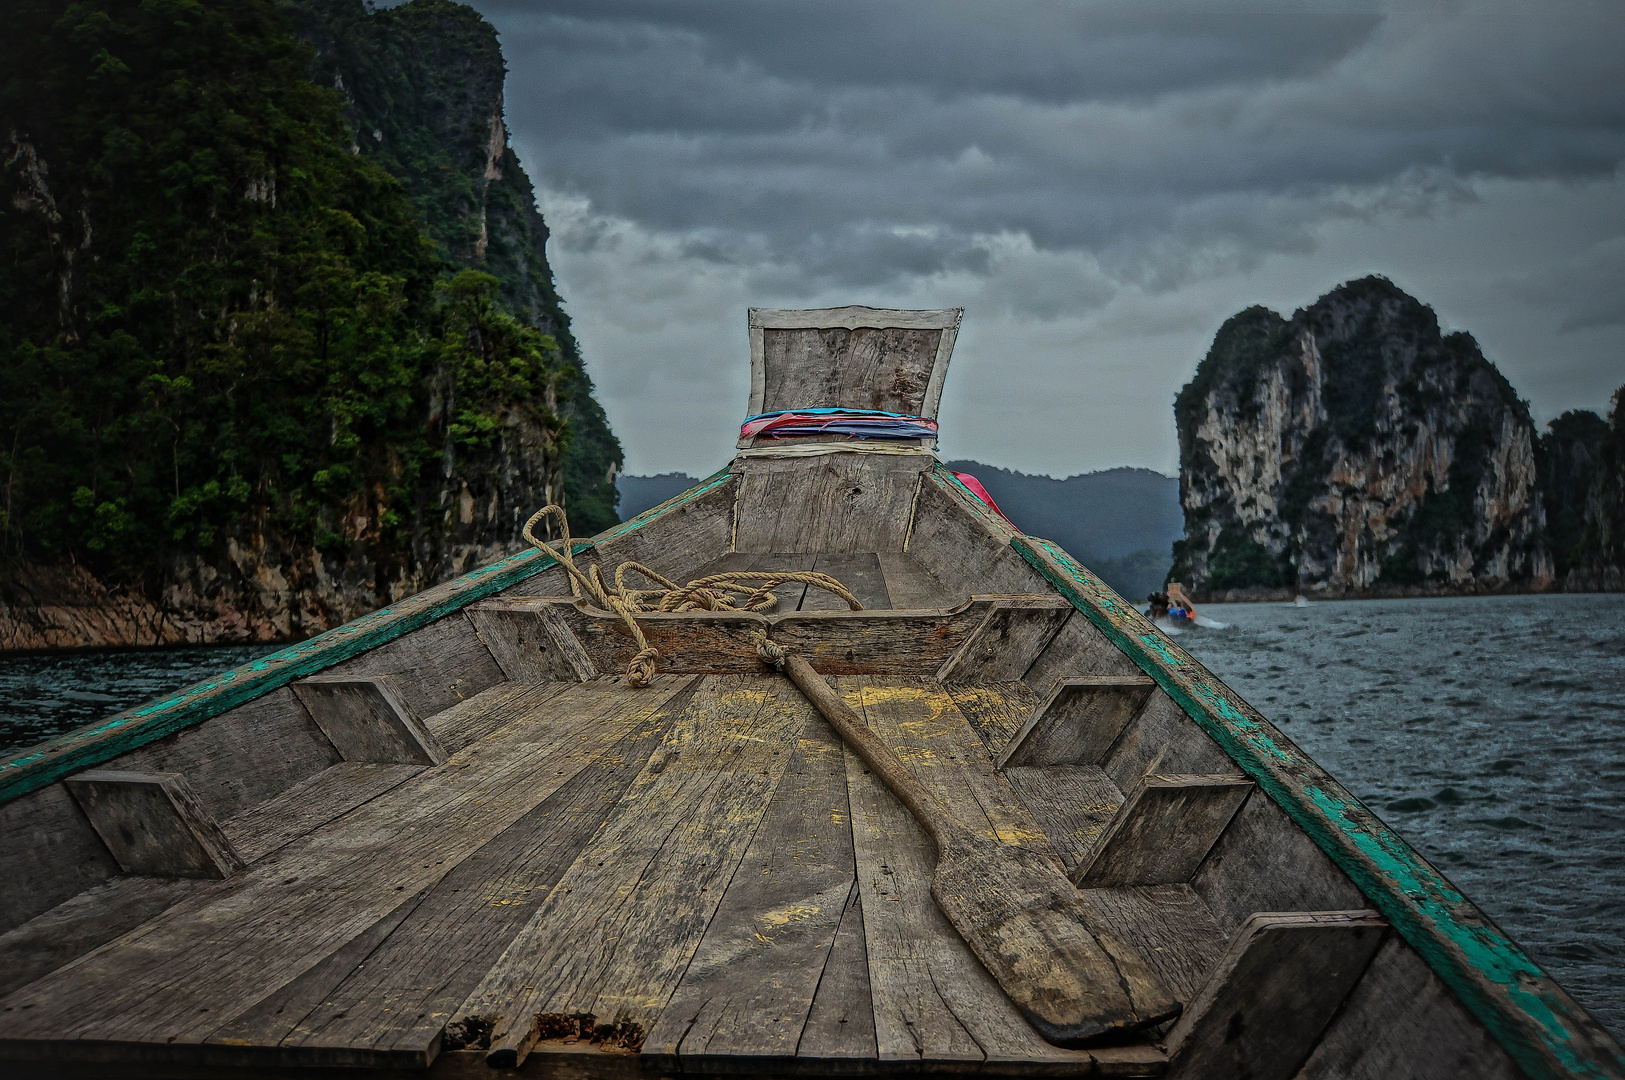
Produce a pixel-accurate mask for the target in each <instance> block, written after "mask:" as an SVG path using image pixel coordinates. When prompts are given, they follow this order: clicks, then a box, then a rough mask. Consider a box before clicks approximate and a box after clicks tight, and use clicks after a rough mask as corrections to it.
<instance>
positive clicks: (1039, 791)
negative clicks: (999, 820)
mask: <svg viewBox="0 0 1625 1080" xmlns="http://www.w3.org/2000/svg"><path fill="white" fill-rule="evenodd" d="M1003 775H1004V778H1005V779H1006V780H1007V781H1009V783H1010V786H1011V787H1013V788H1015V789H1016V792H1017V793H1018V794H1019V795H1020V796H1021V801H1022V802H1023V803H1025V804H1026V806H1027V809H1028V810H1030V811H1031V812H1032V815H1033V819H1034V820H1035V821H1037V822H1038V825H1039V827H1040V828H1041V829H1043V830H1044V835H1045V836H1048V837H1049V840H1050V843H1051V844H1053V845H1054V846H1055V850H1056V851H1057V852H1058V853H1059V854H1060V856H1061V862H1062V863H1063V864H1065V866H1066V869H1067V871H1068V873H1070V872H1071V871H1073V870H1074V869H1076V868H1077V865H1078V863H1079V862H1081V861H1082V860H1084V859H1086V858H1088V856H1089V853H1090V852H1091V851H1093V850H1094V849H1095V846H1096V845H1097V844H1098V843H1099V842H1100V838H1101V836H1102V835H1103V834H1104V833H1105V831H1106V826H1108V825H1110V824H1111V821H1112V819H1113V818H1114V817H1116V816H1117V811H1118V809H1119V808H1120V807H1121V806H1122V805H1123V793H1122V792H1121V791H1119V790H1118V788H1117V785H1116V784H1114V783H1112V779H1111V777H1109V776H1107V775H1106V773H1105V771H1104V770H1103V769H1101V768H1100V766H1098V765H1018V766H1016V767H1014V768H1010V769H1005V770H1004V773H1003Z"/></svg>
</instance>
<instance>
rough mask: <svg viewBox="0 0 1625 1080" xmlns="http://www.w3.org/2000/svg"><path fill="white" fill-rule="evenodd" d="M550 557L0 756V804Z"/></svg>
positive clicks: (624, 526) (711, 483) (410, 626)
mask: <svg viewBox="0 0 1625 1080" xmlns="http://www.w3.org/2000/svg"><path fill="white" fill-rule="evenodd" d="M730 475H731V474H728V473H727V472H726V471H723V472H719V473H716V474H714V475H712V476H710V477H708V478H706V479H705V480H704V481H701V482H700V483H699V484H698V485H696V486H695V487H692V488H690V489H689V490H688V491H685V492H683V493H682V494H681V495H678V496H676V497H675V498H672V499H668V500H667V501H665V502H663V503H661V504H660V505H659V506H656V507H653V508H651V509H649V510H646V511H644V512H643V513H641V514H639V515H638V516H637V517H635V518H633V519H632V520H630V521H625V522H622V523H621V524H619V525H616V526H615V527H613V528H611V529H608V530H606V531H604V532H602V533H600V534H598V536H596V537H594V538H593V539H592V540H576V541H573V542H572V543H571V545H570V546H571V550H573V551H578V552H579V551H586V550H590V549H591V548H592V547H594V546H595V545H597V544H599V543H602V542H604V541H607V540H611V539H614V538H616V537H620V536H624V535H625V534H626V533H629V532H632V531H633V530H635V529H641V528H643V527H644V526H645V525H648V524H649V523H651V522H653V521H655V520H657V519H659V518H660V517H663V516H664V515H666V514H668V513H670V512H671V511H673V510H675V509H677V508H678V507H679V506H682V505H684V504H686V503H690V502H693V501H694V500H696V499H698V498H700V497H701V496H703V495H705V494H707V493H708V492H710V491H711V490H713V489H714V488H716V487H718V486H719V485H721V484H723V483H726V482H727V481H728V479H729V478H730ZM557 565H558V560H557V559H555V558H553V557H552V556H550V555H544V554H542V552H540V551H537V550H535V549H532V550H529V551H522V552H520V553H519V554H517V555H511V556H509V557H508V558H506V559H502V560H500V561H498V562H494V563H492V564H491V565H489V566H482V567H480V568H479V569H478V570H471V571H470V572H468V573H466V574H464V575H462V576H461V577H457V578H454V579H452V580H451V581H447V582H444V583H443V584H440V585H436V586H434V587H433V588H430V589H425V590H424V591H423V592H420V593H418V594H417V595H415V596H409V597H407V598H406V599H405V600H402V601H400V602H399V603H396V604H391V605H389V606H388V607H383V608H379V609H378V610H377V611H374V612H372V613H371V614H368V615H363V616H362V617H361V618H359V619H356V620H355V621H354V622H348V623H345V624H344V625H343V626H339V627H335V628H334V629H332V630H328V631H326V632H325V633H322V634H318V635H316V636H315V637H313V638H311V639H309V640H308V641H301V642H299V643H298V644H296V645H290V646H288V647H287V648H286V649H282V650H280V651H278V652H274V653H272V654H271V655H270V656H265V657H261V658H260V659H258V660H253V661H250V662H249V663H247V664H244V665H242V666H241V667H237V668H232V669H231V670H230V671H226V672H222V673H221V674H219V675H216V676H214V677H213V678H210V679H205V680H203V681H202V682H200V683H196V684H194V685H192V686H188V687H187V688H185V689H184V690H178V691H176V692H175V693H173V694H171V695H170V696H168V697H164V698H159V699H158V700H156V701H149V702H147V703H146V704H145V705H139V706H137V707H135V708H133V709H126V710H125V711H124V712H121V713H115V714H114V715H112V716H110V717H108V718H107V719H105V720H100V721H97V722H96V723H93V724H88V725H86V726H85V727H82V728H78V729H76V730H74V731H69V732H66V733H64V734H62V735H58V736H56V737H55V738H52V739H48V740H46V741H45V742H42V743H39V744H38V745H36V746H31V747H29V748H27V749H25V750H19V751H17V752H16V753H14V754H11V755H10V756H8V757H4V758H0V803H5V802H9V801H10V800H12V799H15V798H17V797H18V796H20V795H26V794H27V793H28V792H30V791H35V790H38V789H39V788H42V787H44V786H46V785H47V784H50V783H52V782H53V781H55V780H58V779H60V778H62V777H64V776H66V775H68V774H69V773H72V772H77V771H78V770H80V769H84V768H89V767H90V766H93V765H100V764H103V763H104V762H107V761H110V760H112V759H113V758H115V757H118V756H119V755H120V754H124V753H128V752H129V751H131V750H134V749H136V748H137V747H141V746H145V745H146V744H148V743H150V742H155V741H157V740H158V739H162V738H164V737H165V736H166V735H172V734H174V733H175V732H177V731H180V730H181V729H183V728H187V727H191V726H192V725H194V724H200V723H202V722H203V721H205V720H209V719H212V718H213V717H216V716H219V715H220V714H221V713H223V712H226V711H227V710H228V709H234V708H236V707H237V706H238V705H241V704H243V703H244V702H247V701H252V700H254V699H255V698H257V697H260V696H261V695H263V694H268V693H270V692H271V691H273V690H276V689H278V688H279V687H283V686H286V685H287V684H288V683H291V682H293V681H294V680H295V679H301V678H304V677H305V676H306V675H313V674H315V673H316V672H318V671H322V670H325V669H326V668H330V667H332V666H333V665H334V664H338V663H341V662H343V661H345V660H348V659H350V658H351V657H353V656H357V655H359V654H361V653H364V652H367V651H368V650H370V649H375V648H377V647H378V646H380V645H383V644H386V643H387V642H390V641H393V640H395V639H396V638H398V637H400V636H401V635H403V634H408V633H410V632H412V631H413V630H416V629H417V628H418V627H420V626H425V625H427V624H428V623H431V622H434V621H435V620H436V619H439V618H442V617H444V616H446V615H450V614H451V613H452V612H455V611H459V610H461V609H462V608H464V607H467V606H468V605H469V604H472V603H474V602H475V601H476V600H483V599H485V598H486V597H488V596H494V595H495V594H497V593H499V592H501V591H503V590H504V589H507V588H510V587H512V586H514V585H517V584H518V583H519V582H521V581H524V580H525V579H527V578H530V577H534V576H535V575H536V574H539V573H541V572H543V571H544V570H547V569H549V568H551V567H554V566H557Z"/></svg>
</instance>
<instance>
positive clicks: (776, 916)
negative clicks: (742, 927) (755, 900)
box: [756, 904, 824, 940]
mask: <svg viewBox="0 0 1625 1080" xmlns="http://www.w3.org/2000/svg"><path fill="white" fill-rule="evenodd" d="M823 910H824V909H823V908H821V907H819V906H818V905H817V904H786V905H785V906H784V907H781V908H774V909H773V910H772V911H764V912H762V914H761V917H760V918H759V919H758V920H757V921H758V922H760V923H761V924H762V926H764V927H765V928H766V929H769V930H777V929H779V928H780V927H783V926H789V925H790V924H791V923H793V922H795V921H796V920H798V919H810V918H812V917H813V916H814V915H817V914H818V913H819V912H821V911H823ZM756 936H757V937H761V936H762V935H761V932H760V931H758V932H757V935H756ZM764 940H765V939H764Z"/></svg>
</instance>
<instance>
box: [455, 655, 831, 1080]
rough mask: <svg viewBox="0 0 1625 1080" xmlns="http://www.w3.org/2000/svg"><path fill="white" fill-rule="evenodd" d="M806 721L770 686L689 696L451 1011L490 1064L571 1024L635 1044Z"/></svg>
mask: <svg viewBox="0 0 1625 1080" xmlns="http://www.w3.org/2000/svg"><path fill="white" fill-rule="evenodd" d="M815 715H816V714H815V713H814V712H813V710H812V706H811V705H809V704H808V703H807V702H806V700H805V699H804V698H802V697H801V695H800V693H799V692H798V691H796V689H795V688H794V687H793V686H791V685H790V683H789V682H788V681H787V680H785V679H783V678H782V677H779V676H773V675H753V676H710V677H707V678H706V679H705V680H704V681H703V682H702V683H701V685H700V688H699V689H698V690H697V691H696V693H695V696H694V700H693V701H692V702H691V703H690V705H689V708H688V709H687V710H685V712H684V714H683V716H682V717H681V718H680V719H679V720H678V721H677V722H676V723H675V724H674V725H673V727H672V729H671V731H670V732H669V733H668V734H667V736H666V739H665V741H664V743H663V744H662V745H661V747H660V749H658V750H657V751H656V752H655V753H654V755H653V756H652V757H651V759H650V761H649V763H648V765H647V766H646V767H645V768H644V770H643V771H642V772H641V773H640V774H639V776H638V777H637V779H636V780H635V781H633V783H632V785H631V787H630V788H629V789H628V791H627V792H626V794H625V795H624V796H623V797H622V799H621V801H620V803H619V804H618V805H617V807H616V809H615V811H614V812H613V813H612V814H611V816H610V819H609V820H608V821H606V822H605V824H604V826H603V828H602V829H601V830H600V831H599V833H598V835H596V836H595V837H594V838H593V840H592V842H591V844H589V845H588V847H587V849H586V850H585V851H584V852H583V853H582V855H581V857H580V858H578V859H577V860H576V862H575V863H574V865H572V866H571V867H570V869H569V870H568V871H567V872H566V873H565V875H564V876H563V878H561V879H560V880H559V883H558V884H557V885H556V886H555V887H554V889H553V891H552V892H551V893H550V894H549V895H548V898H547V900H546V901H545V902H544V903H543V904H542V905H541V908H540V910H539V911H537V913H536V914H535V916H534V917H533V918H532V920H531V921H530V923H529V924H527V925H526V926H525V928H524V929H523V930H522V931H521V932H520V933H519V935H518V936H517V937H516V938H515V939H514V941H513V943H512V944H510V945H509V947H508V949H507V951H506V952H504V953H503V955H502V957H501V958H500V959H499V960H498V961H497V963H496V965H495V966H494V967H493V968H492V969H491V971H490V973H489V974H488V975H487V976H486V978H485V979H484V981H483V982H482V983H481V984H480V985H479V986H478V987H477V988H476V989H475V990H474V992H473V993H471V994H470V995H469V997H468V1000H467V1001H466V1002H464V1004H463V1005H462V1006H461V1007H459V1008H458V1009H457V1010H456V1015H457V1018H458V1019H463V1020H470V1019H472V1020H473V1021H474V1023H475V1024H479V1023H485V1024H489V1025H490V1031H491V1035H490V1046H491V1053H492V1058H493V1060H494V1061H496V1062H498V1063H501V1062H503V1061H508V1062H514V1061H518V1060H522V1059H523V1057H524V1055H525V1054H526V1053H527V1052H528V1051H529V1049H530V1047H531V1046H532V1045H534V1043H535V1040H536V1039H537V1038H538V1037H540V1036H541V1035H544V1034H547V1035H551V1034H563V1033H564V1029H565V1028H571V1029H574V1028H576V1027H577V1026H579V1025H582V1024H586V1025H587V1026H590V1028H591V1034H592V1035H593V1037H594V1038H595V1039H597V1040H605V1039H607V1040H609V1041H613V1042H624V1043H627V1044H630V1045H637V1044H639V1043H641V1041H642V1040H643V1038H644V1036H645V1035H646V1033H647V1032H648V1031H649V1030H650V1028H651V1027H652V1026H653V1023H654V1021H655V1019H656V1018H657V1017H658V1016H659V1015H660V1012H661V1010H662V1009H663V1008H664V1007H665V1005H666V1003H667V1001H668V1000H669V999H670V996H671V992H672V990H673V989H674V988H675V986H676V984H677V981H678V979H679V978H681V976H682V974H683V970H684V968H685V967H686V966H687V964H688V961H689V959H690V957H691V956H692V955H693V953H694V950H695V948H696V946H697V945H698V944H699V942H700V939H701V937H702V935H703V934H704V932H705V929H706V925H707V924H708V923H709V921H710V919H711V916H712V914H713V913H714V912H715V910H716V906H717V904H718V902H719V901H720V900H721V899H722V896H723V892H724V887H725V885H726V883H727V882H728V880H729V878H730V877H731V876H732V874H733V872H734V869H735V868H736V867H737V865H738V863H739V860H740V858H741V857H742V856H743V854H744V851H745V847H746V845H747V844H748V843H749V841H750V838H751V836H752V834H753V833H754V832H755V830H756V827H757V824H758V822H759V821H760V820H761V817H762V815H763V813H764V812H765V810H766V808H767V803H768V799H769V796H770V795H771V793H772V792H773V790H774V789H775V788H776V786H777V785H778V782H779V779H780V777H781V776H782V775H783V773H784V770H785V769H786V768H787V767H788V765H789V763H790V758H791V756H792V752H793V751H794V749H795V747H796V744H797V741H798V739H799V737H800V735H801V732H802V731H803V730H804V729H805V728H806V726H807V723H808V721H809V720H810V719H812V718H813V717H814V716H815ZM582 1017H589V1018H591V1020H590V1021H582V1020H581V1019H580V1018H582ZM555 1029H558V1030H555Z"/></svg>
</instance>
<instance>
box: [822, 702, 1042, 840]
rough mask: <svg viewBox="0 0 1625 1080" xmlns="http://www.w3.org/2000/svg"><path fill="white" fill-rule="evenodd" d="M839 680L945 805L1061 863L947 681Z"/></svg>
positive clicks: (993, 835) (998, 836)
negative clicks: (1001, 771)
mask: <svg viewBox="0 0 1625 1080" xmlns="http://www.w3.org/2000/svg"><path fill="white" fill-rule="evenodd" d="M839 685H840V688H841V693H842V697H843V698H844V699H845V700H846V702H847V704H848V705H850V706H851V707H852V708H853V709H855V710H856V711H858V712H859V713H861V714H862V715H863V717H864V719H865V720H866V721H867V722H868V724H869V726H870V727H871V728H872V729H873V730H874V732H875V734H876V735H878V736H880V738H881V739H882V740H883V741H884V742H885V743H886V745H887V746H888V747H890V748H891V750H892V752H893V753H894V754H896V755H897V757H898V759H899V760H900V761H902V762H903V764H904V765H906V766H907V767H908V769H909V771H910V772H911V773H912V774H913V775H914V777H915V778H916V779H917V780H919V782H920V783H921V784H923V785H924V786H925V788H926V790H927V791H929V792H930V793H931V794H932V795H933V796H934V797H935V798H936V799H937V801H938V802H940V803H941V804H942V806H943V808H944V809H946V810H947V811H948V812H949V813H951V814H953V815H954V816H956V817H957V818H958V819H959V820H960V821H961V822H963V823H964V824H966V825H968V826H970V827H971V828H972V829H973V830H974V831H976V832H978V833H981V834H982V835H983V836H985V837H987V838H988V839H989V840H997V841H999V842H1001V843H1005V844H1014V845H1017V846H1019V847H1024V848H1027V849H1028V850H1030V851H1033V852H1034V853H1036V854H1038V855H1040V856H1043V857H1044V858H1046V859H1049V860H1050V861H1052V862H1054V863H1055V865H1056V866H1060V865H1061V862H1060V859H1059V856H1058V855H1057V853H1056V851H1055V848H1054V847H1053V845H1051V843H1050V841H1049V838H1048V837H1047V836H1045V835H1044V832H1043V830H1042V829H1040V828H1039V827H1038V823H1037V822H1036V821H1034V820H1033V816H1032V814H1031V813H1030V812H1029V811H1028V809H1027V806H1026V804H1025V803H1024V802H1022V800H1021V796H1020V795H1018V794H1017V793H1016V790H1015V789H1014V788H1013V787H1011V786H1010V783H1009V781H1008V780H1006V779H1005V778H1004V777H1003V776H1001V775H1000V774H999V773H998V772H996V771H995V770H994V768H993V763H992V761H991V760H989V758H988V755H987V753H986V750H985V749H984V747H983V745H982V741H981V739H979V738H978V737H977V736H976V734H975V732H973V731H972V730H971V727H970V724H969V723H968V722H967V721H966V719H965V717H964V715H963V714H961V713H960V711H959V709H958V707H957V706H956V705H955V704H954V699H953V697H952V696H951V695H950V694H949V693H948V687H946V686H943V685H942V684H940V683H938V682H937V681H936V680H935V679H934V678H931V677H929V676H870V675H853V676H846V677H844V678H842V679H841V680H839Z"/></svg>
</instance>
